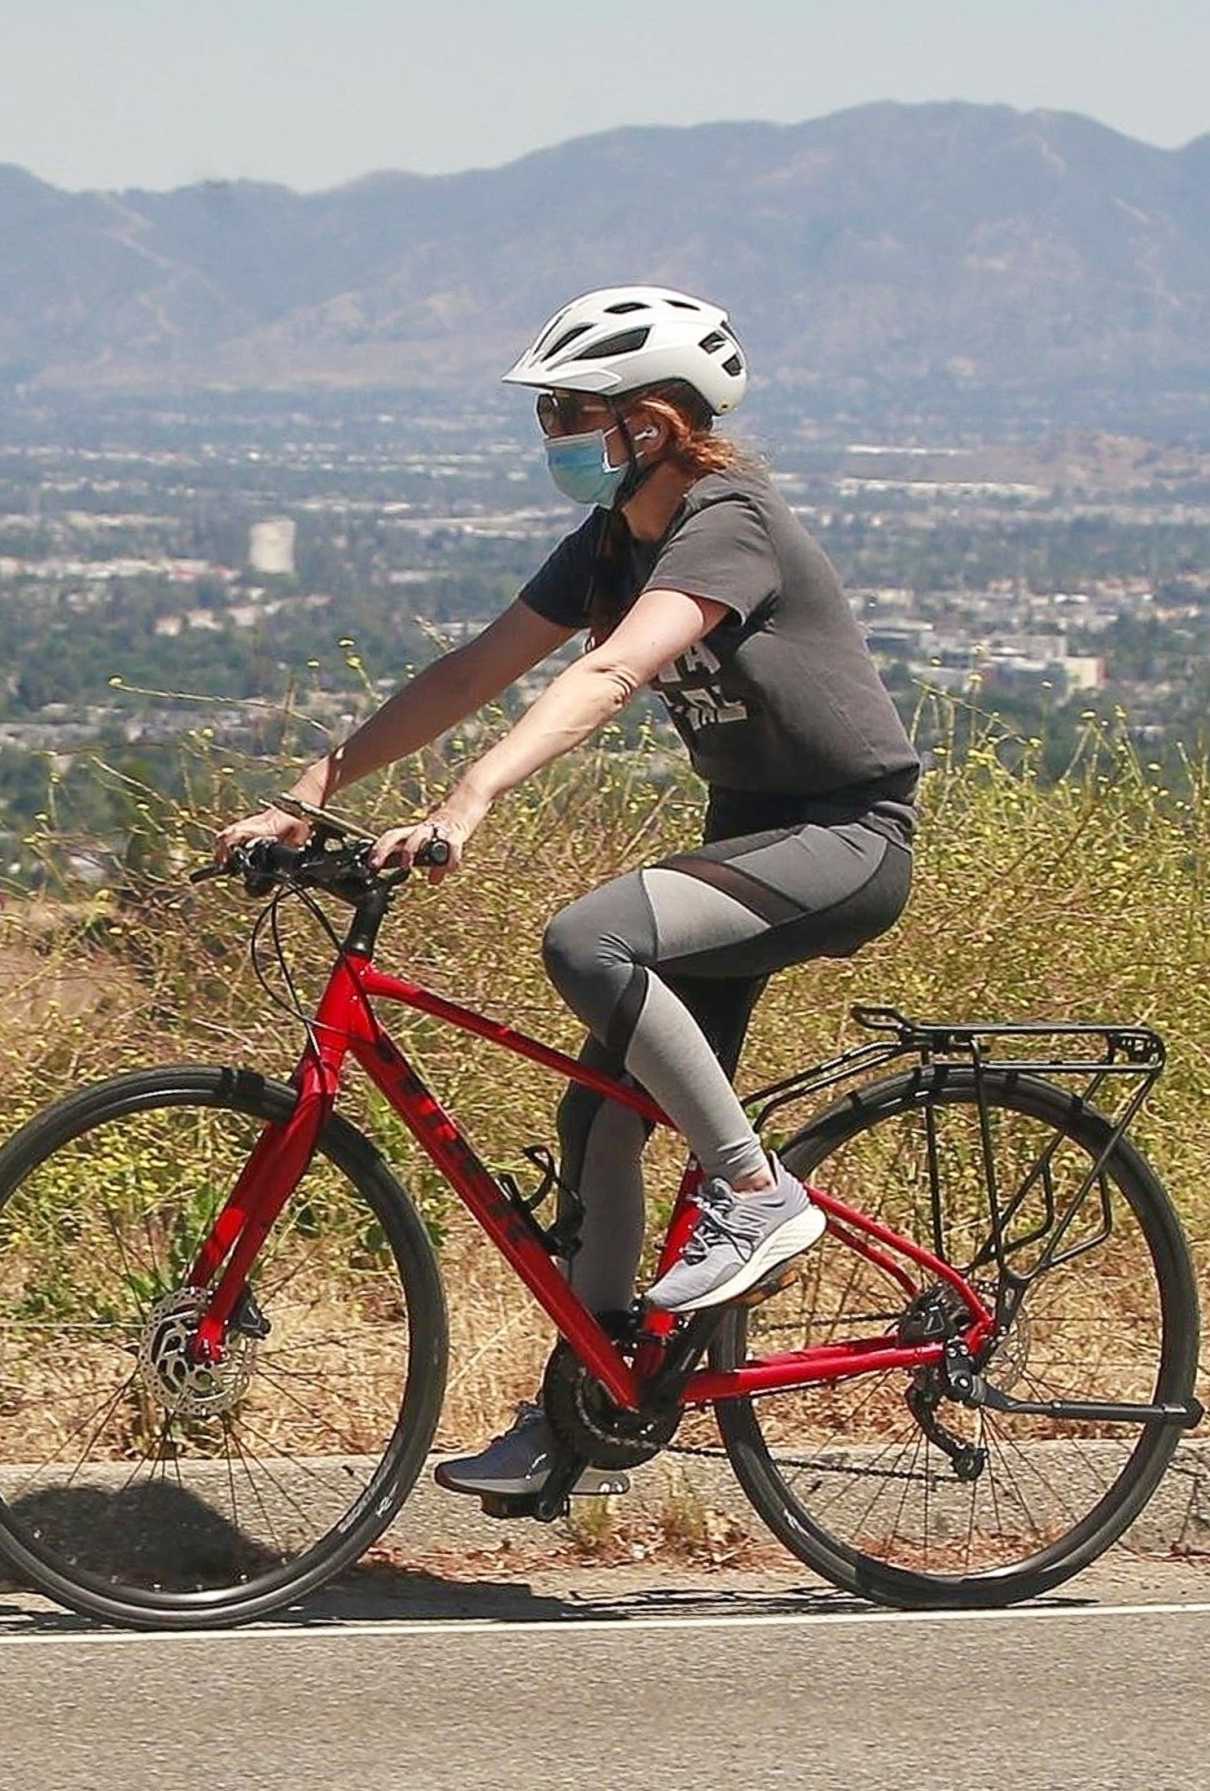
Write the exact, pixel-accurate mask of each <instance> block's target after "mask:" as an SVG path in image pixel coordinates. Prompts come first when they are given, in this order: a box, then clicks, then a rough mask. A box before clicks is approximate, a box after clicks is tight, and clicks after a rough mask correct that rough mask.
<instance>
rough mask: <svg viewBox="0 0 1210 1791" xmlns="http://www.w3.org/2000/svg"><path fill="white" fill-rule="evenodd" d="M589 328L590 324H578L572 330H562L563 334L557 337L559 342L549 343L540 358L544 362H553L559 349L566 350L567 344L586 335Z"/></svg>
mask: <svg viewBox="0 0 1210 1791" xmlns="http://www.w3.org/2000/svg"><path fill="white" fill-rule="evenodd" d="M591 328H592V325H591V324H590V323H578V324H576V326H575V328H574V329H571V330H564V332H563V334H562V335H561V336H560V337H559V340H558V341H557V342H552V343H551V345H550V347H549V348H548V349H547V351H546V353H545V354H544V355H543V356H542V359H543V360H544V361H550V360H553V359H554V357H555V355H557V354H558V353H559V350H560V349H563V348H566V347H567V344H568V343H569V342H574V341H575V339H576V337H577V336H583V335H586V334H587V332H588V331H589V330H590V329H591Z"/></svg>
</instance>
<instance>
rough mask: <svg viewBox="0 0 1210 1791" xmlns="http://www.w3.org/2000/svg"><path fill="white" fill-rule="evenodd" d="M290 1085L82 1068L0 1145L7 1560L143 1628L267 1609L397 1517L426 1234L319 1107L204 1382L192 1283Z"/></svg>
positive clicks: (429, 1411) (431, 1325)
mask: <svg viewBox="0 0 1210 1791" xmlns="http://www.w3.org/2000/svg"><path fill="white" fill-rule="evenodd" d="M296 1098H297V1096H296V1091H295V1090H294V1089H293V1088H290V1087H286V1086H283V1085H282V1084H279V1083H273V1082H269V1081H266V1080H265V1079H264V1078H263V1077H260V1076H257V1075H255V1074H253V1073H252V1072H250V1071H237V1070H227V1069H210V1068H203V1067H200V1066H193V1065H185V1066H176V1067H172V1068H167V1069H155V1070H146V1071H137V1072H134V1073H132V1074H129V1075H124V1076H119V1077H116V1078H114V1079H113V1080H111V1081H108V1082H103V1083H99V1084H96V1085H94V1086H93V1087H90V1088H86V1089H83V1090H81V1091H80V1092H79V1093H77V1094H74V1095H72V1096H70V1097H68V1098H67V1099H66V1100H64V1101H61V1102H59V1103H58V1104H57V1105H56V1106H54V1107H51V1108H48V1109H47V1110H46V1112H44V1113H42V1114H39V1115H37V1116H36V1117H35V1118H34V1119H33V1120H31V1121H30V1122H29V1124H28V1125H26V1126H25V1127H24V1128H23V1129H22V1130H21V1131H20V1132H18V1133H17V1134H16V1135H15V1136H14V1137H13V1138H12V1139H11V1140H10V1141H9V1142H8V1144H7V1145H5V1147H4V1149H3V1150H0V1380H2V1384H3V1399H4V1415H5V1422H4V1424H3V1426H2V1427H0V1494H2V1495H3V1503H0V1553H3V1555H4V1556H5V1557H6V1558H7V1560H8V1562H9V1563H10V1564H11V1566H12V1567H13V1568H15V1570H16V1571H17V1573H18V1574H19V1575H20V1576H21V1577H22V1578H23V1579H25V1580H27V1581H28V1582H29V1583H30V1584H32V1585H33V1586H35V1587H36V1588H37V1589H39V1590H41V1591H44V1592H46V1593H48V1594H49V1595H50V1596H51V1597H52V1598H55V1599H57V1600H59V1601H60V1602H62V1603H64V1604H67V1605H70V1606H72V1607H73V1608H75V1609H76V1610H80V1611H84V1612H87V1613H88V1614H90V1615H93V1616H98V1617H103V1618H107V1619H109V1620H110V1621H115V1622H119V1623H128V1624H135V1625H139V1626H142V1627H166V1628H167V1627H174V1628H180V1627H205V1626H209V1625H214V1624H220V1623H221V1624H227V1623H232V1622H242V1621H246V1620H247V1619H249V1618H252V1617H257V1616H262V1615H264V1614H265V1613H267V1612H269V1611H272V1610H276V1609H277V1608H278V1607H280V1606H282V1605H284V1604H286V1603H288V1602H290V1601H292V1600H294V1599H297V1598H299V1597H300V1596H302V1595H303V1594H305V1593H307V1592H309V1591H312V1590H314V1588H315V1587H317V1586H319V1585H321V1584H322V1583H323V1582H324V1581H325V1580H326V1579H328V1578H329V1577H330V1576H331V1575H332V1574H334V1573H336V1572H338V1571H339V1570H340V1569H341V1568H343V1567H345V1566H347V1565H349V1564H350V1563H351V1562H352V1561H354V1560H355V1559H356V1558H357V1556H358V1555H360V1554H361V1553H362V1552H363V1550H364V1549H365V1548H366V1547H367V1546H368V1545H369V1544H370V1543H371V1542H372V1541H374V1540H375V1539H376V1538H377V1537H378V1536H379V1535H380V1534H381V1532H382V1531H383V1530H384V1529H385V1528H386V1526H387V1525H388V1524H389V1522H390V1521H391V1518H392V1517H393V1516H394V1514H395V1512H396V1511H397V1510H398V1508H399V1506H400V1504H401V1503H402V1502H403V1500H404V1498H406V1496H407V1494H408V1492H409V1491H410V1490H411V1487H412V1485H413V1483H414V1481H415V1479H416V1476H417V1474H418V1473H419V1471H420V1468H421V1465H422V1464H423V1461H424V1457H425V1452H426V1450H427V1449H428V1446H429V1443H430V1442H431V1440H432V1436H433V1431H434V1429H435V1427H436V1423H437V1419H438V1416H439V1413H440V1409H441V1399H442V1394H443V1390H444V1384H445V1368H446V1344H447V1332H446V1316H445V1305H444V1299H443V1296H442V1290H441V1284H440V1280H439V1278H438V1274H437V1268H436V1263H435V1261H434V1257H433V1251H432V1247H431V1245H430V1243H429V1240H428V1237H427V1234H426V1233H425V1230H424V1227H423V1225H422V1224H421V1222H420V1220H419V1218H418V1217H417V1215H416V1213H415V1211H414V1209H413V1208H412V1206H411V1204H410V1202H409V1201H408V1200H407V1197H406V1196H405V1194H404V1192H403V1190H402V1188H401V1187H400V1186H399V1184H398V1183H397V1182H396V1181H395V1179H394V1177H393V1176H392V1175H391V1174H390V1172H389V1171H388V1169H387V1167H386V1165H385V1164H384V1162H383V1161H382V1159H381V1157H380V1156H379V1155H378V1153H377V1151H375V1150H374V1149H373V1147H372V1146H371V1145H370V1144H369V1142H368V1141H367V1140H366V1139H365V1138H364V1137H363V1136H362V1134H361V1133H359V1132H357V1131H356V1130H355V1129H354V1128H353V1127H352V1126H350V1125H349V1124H347V1122H346V1121H344V1120H343V1119H341V1118H339V1117H337V1116H332V1117H330V1118H329V1120H328V1122H327V1124H326V1126H325V1128H324V1130H323V1132H322V1133H321V1135H320V1138H319V1142H318V1146H317V1149H316V1153H315V1156H314V1159H313V1161H312V1163H311V1165H310V1167H309V1169H308V1171H307V1173H306V1175H305V1176H304V1178H303V1180H302V1182H301V1183H300V1185H299V1187H298V1189H297V1190H296V1192H295V1194H294V1196H293V1198H292V1201H291V1203H290V1204H289V1205H288V1206H287V1207H286V1209H285V1210H284V1212H283V1213H282V1214H281V1216H280V1217H279V1219H278V1221H277V1223H276V1225H275V1226H274V1228H273V1230H272V1231H271V1232H270V1234H269V1237H268V1238H267V1240H266V1242H265V1244H264V1246H263V1247H262V1250H261V1252H260V1255H259V1256H258V1258H257V1260H256V1262H255V1264H254V1266H253V1274H252V1278H251V1281H250V1284H249V1285H250V1289H251V1294H252V1300H251V1301H250V1302H248V1303H247V1304H246V1305H245V1306H244V1308H243V1310H242V1312H239V1311H237V1322H236V1324H235V1325H234V1326H233V1328H232V1330H231V1331H230V1332H229V1335H228V1339H227V1350H226V1354H225V1357H224V1360H223V1361H222V1362H221V1363H220V1364H219V1365H218V1366H217V1368H216V1369H215V1370H214V1371H213V1372H212V1373H210V1374H206V1373H205V1371H200V1370H198V1368H197V1367H196V1366H195V1365H194V1364H193V1362H192V1358H191V1357H190V1355H189V1352H188V1340H189V1337H190V1335H191V1333H192V1330H193V1329H194V1328H195V1327H196V1309H197V1305H198V1301H199V1296H197V1295H196V1294H195V1293H193V1292H192V1291H191V1290H189V1289H188V1288H187V1287H186V1286H185V1276H186V1273H187V1271H188V1268H189V1266H190V1264H191V1262H192V1261H193V1259H194V1257H195V1254H196V1252H197V1250H198V1248H199V1246H200V1243H201V1241H202V1239H203V1238H204V1237H205V1236H206V1235H207V1233H208V1231H209V1229H210V1226H211V1224H212V1223H213V1220H214V1217H215V1215H216V1213H217V1211H218V1210H219V1208H220V1207H221V1205H222V1203H223V1201H224V1200H225V1198H226V1196H227V1194H228V1193H229V1192H230V1189H231V1187H232V1186H233V1184H234V1182H235V1180H236V1177H237V1176H238V1173H239V1170H240V1168H241V1166H242V1164H243V1163H244V1161H245V1160H246V1158H247V1156H248V1154H249V1151H250V1150H251V1148H252V1146H253V1144H254V1142H255V1140H256V1138H257V1137H258V1135H259V1134H260V1132H261V1129H262V1127H263V1125H264V1123H265V1122H266V1121H283V1120H285V1119H287V1118H288V1117H289V1115H290V1113H291V1112H292V1110H293V1107H294V1103H295V1100H296Z"/></svg>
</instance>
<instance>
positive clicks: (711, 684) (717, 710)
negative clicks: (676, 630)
mask: <svg viewBox="0 0 1210 1791" xmlns="http://www.w3.org/2000/svg"><path fill="white" fill-rule="evenodd" d="M725 686H726V678H725V676H724V675H723V671H722V665H721V662H720V660H719V658H718V656H717V654H715V653H712V652H711V651H710V648H709V647H708V646H707V645H706V644H705V642H704V641H697V642H695V643H694V645H693V646H692V647H690V648H689V650H688V651H687V652H685V653H682V654H681V655H680V657H679V658H678V659H670V660H669V661H668V663H667V665H662V666H661V667H660V669H659V671H658V672H657V673H656V675H655V677H654V678H653V680H652V687H653V689H655V690H656V691H657V692H658V693H659V695H660V696H661V697H662V698H663V700H664V703H665V705H666V707H667V709H668V713H669V715H670V716H671V717H672V724H673V726H674V727H676V728H679V729H680V730H681V732H682V733H685V732H688V733H689V734H696V733H698V732H699V731H700V730H701V729H702V728H707V727H715V726H717V725H718V724H719V723H721V722H725V721H747V719H748V706H747V704H746V703H742V702H739V701H737V700H736V699H735V697H734V696H733V695H732V694H729V693H728V691H727V690H726V688H725Z"/></svg>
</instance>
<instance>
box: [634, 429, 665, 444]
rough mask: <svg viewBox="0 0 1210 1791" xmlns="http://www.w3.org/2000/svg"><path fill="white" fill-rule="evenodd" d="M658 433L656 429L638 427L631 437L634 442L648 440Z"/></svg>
mask: <svg viewBox="0 0 1210 1791" xmlns="http://www.w3.org/2000/svg"><path fill="white" fill-rule="evenodd" d="M658 434H659V431H658V430H657V429H640V430H638V431H637V432H636V434H635V436H634V438H633V439H634V440H635V441H636V442H649V441H650V440H651V438H652V436H653V435H658Z"/></svg>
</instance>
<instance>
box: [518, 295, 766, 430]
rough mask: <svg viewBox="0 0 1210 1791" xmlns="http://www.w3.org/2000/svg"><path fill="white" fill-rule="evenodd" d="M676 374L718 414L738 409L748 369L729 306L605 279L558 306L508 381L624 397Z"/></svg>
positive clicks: (546, 387)
mask: <svg viewBox="0 0 1210 1791" xmlns="http://www.w3.org/2000/svg"><path fill="white" fill-rule="evenodd" d="M671 379H678V380H682V381H683V382H684V383H685V384H686V385H688V386H692V387H693V389H694V391H695V392H697V393H698V394H699V395H700V396H701V398H702V399H703V400H704V401H705V403H707V404H708V405H709V406H710V409H711V411H712V412H713V413H714V415H715V416H716V417H717V416H721V415H722V414H723V412H724V411H729V410H734V409H735V407H736V405H737V404H738V403H739V402H740V400H741V399H742V397H743V395H744V392H745V391H746V390H747V386H748V368H747V364H746V362H745V360H744V353H743V350H742V349H741V347H740V345H739V342H738V340H737V339H736V336H735V332H734V330H733V329H732V328H731V325H730V324H729V323H728V321H727V313H726V312H725V311H721V310H720V309H719V307H718V306H717V305H710V304H707V303H706V301H705V300H704V299H698V298H693V297H692V296H691V295H690V294H689V293H687V292H671V291H669V290H668V289H667V288H665V287H663V286H606V287H603V288H602V289H601V290H600V291H599V292H586V293H585V294H584V295H583V297H582V298H578V299H573V300H572V302H571V303H570V305H564V307H563V309H562V310H561V311H556V313H555V315H554V316H553V317H552V318H551V319H550V321H549V323H547V324H546V325H545V326H544V327H543V329H542V330H541V332H540V333H539V335H538V338H537V340H536V341H535V342H534V344H533V346H532V347H531V348H527V349H526V351H525V353H524V354H523V355H522V356H521V358H520V360H519V361H518V362H517V363H516V365H515V366H513V367H510V368H509V370H508V372H507V373H506V374H505V375H504V382H505V384H506V385H514V386H536V387H538V388H540V389H542V390H546V391H550V390H553V389H556V388H557V389H559V390H563V391H569V392H597V393H599V394H600V395H601V396H602V397H604V398H616V397H621V396H622V395H623V394H624V393H626V392H633V391H634V390H635V389H636V388H637V387H639V386H649V385H654V384H655V383H657V382H658V381H662V380H671Z"/></svg>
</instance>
